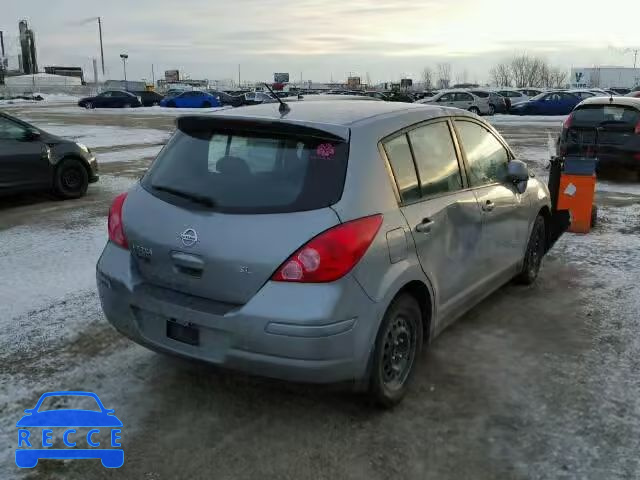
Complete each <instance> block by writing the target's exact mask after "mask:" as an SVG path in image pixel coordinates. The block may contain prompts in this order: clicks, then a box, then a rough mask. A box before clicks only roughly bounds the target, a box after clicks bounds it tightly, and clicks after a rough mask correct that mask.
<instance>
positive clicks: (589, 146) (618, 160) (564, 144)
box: [558, 97, 640, 180]
mask: <svg viewBox="0 0 640 480" xmlns="http://www.w3.org/2000/svg"><path fill="white" fill-rule="evenodd" d="M558 154H559V155H560V156H566V155H578V156H586V157H592V156H593V157H597V158H598V166H597V169H598V173H616V172H620V173H622V172H621V171H631V172H633V173H634V174H635V175H637V178H638V180H640V98H632V97H592V98H588V99H586V100H584V101H583V102H582V103H580V104H579V105H578V106H577V107H576V108H575V109H574V110H573V112H571V114H570V115H569V117H567V120H566V121H565V122H564V128H563V129H562V134H561V135H560V138H559V141H558Z"/></svg>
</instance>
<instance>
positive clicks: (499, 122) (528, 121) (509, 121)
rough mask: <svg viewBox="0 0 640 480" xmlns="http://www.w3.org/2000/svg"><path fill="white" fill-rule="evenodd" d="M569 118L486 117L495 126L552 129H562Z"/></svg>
mask: <svg viewBox="0 0 640 480" xmlns="http://www.w3.org/2000/svg"><path fill="white" fill-rule="evenodd" d="M567 117H568V115H550V116H548V115H494V116H492V117H486V119H487V120H488V121H489V123H491V124H492V125H494V126H503V125H513V126H523V125H530V126H536V127H543V126H547V125H548V126H550V127H561V126H562V123H563V122H564V121H565V120H566V119H567Z"/></svg>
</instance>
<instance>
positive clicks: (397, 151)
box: [384, 135, 420, 202]
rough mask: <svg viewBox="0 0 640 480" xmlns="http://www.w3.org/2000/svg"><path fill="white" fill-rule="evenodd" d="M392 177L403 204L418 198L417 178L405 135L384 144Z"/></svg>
mask: <svg viewBox="0 0 640 480" xmlns="http://www.w3.org/2000/svg"><path fill="white" fill-rule="evenodd" d="M384 149H385V151H386V152H387V157H388V158H389V163H390V164H391V169H392V170H393V175H394V176H395V178H396V183H397V185H398V190H399V191H400V198H401V199H402V201H403V202H411V201H414V200H418V199H419V198H420V188H419V186H418V176H417V175H416V169H415V166H414V164H413V157H412V156H411V149H410V148H409V142H408V141H407V136H406V135H401V136H399V137H396V138H394V139H393V140H389V141H388V142H386V143H385V144H384Z"/></svg>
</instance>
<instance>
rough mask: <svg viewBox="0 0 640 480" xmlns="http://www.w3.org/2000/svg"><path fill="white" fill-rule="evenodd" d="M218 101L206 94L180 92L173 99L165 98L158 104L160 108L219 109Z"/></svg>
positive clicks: (213, 96)
mask: <svg viewBox="0 0 640 480" xmlns="http://www.w3.org/2000/svg"><path fill="white" fill-rule="evenodd" d="M220 105H221V104H220V99H219V98H218V97H216V96H215V95H211V94H210V93H207V92H200V91H196V90H194V91H191V92H182V93H181V94H179V95H176V96H174V97H167V98H165V99H163V100H162V101H161V102H160V106H161V107H173V108H175V107H178V108H211V107H219V106H220Z"/></svg>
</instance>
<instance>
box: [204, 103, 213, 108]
mask: <svg viewBox="0 0 640 480" xmlns="http://www.w3.org/2000/svg"><path fill="white" fill-rule="evenodd" d="M202 108H211V102H204V103H203V104H202Z"/></svg>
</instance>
